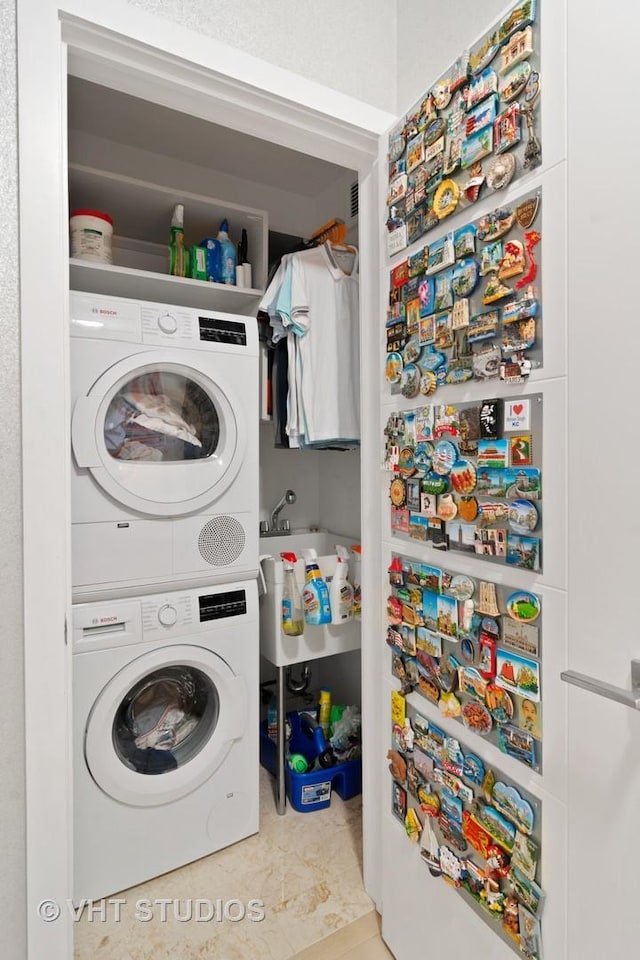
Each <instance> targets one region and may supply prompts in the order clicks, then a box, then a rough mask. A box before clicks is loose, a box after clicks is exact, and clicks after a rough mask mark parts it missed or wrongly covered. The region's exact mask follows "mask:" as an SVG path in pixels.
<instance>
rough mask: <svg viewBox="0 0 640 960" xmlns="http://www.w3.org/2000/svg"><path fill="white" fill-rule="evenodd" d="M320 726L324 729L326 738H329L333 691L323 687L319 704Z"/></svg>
mask: <svg viewBox="0 0 640 960" xmlns="http://www.w3.org/2000/svg"><path fill="white" fill-rule="evenodd" d="M318 725H319V726H320V727H322V730H323V731H324V735H325V737H326V738H327V739H328V738H329V732H330V727H331V691H330V690H329V689H328V688H327V687H323V688H322V690H321V691H320V700H319V702H318Z"/></svg>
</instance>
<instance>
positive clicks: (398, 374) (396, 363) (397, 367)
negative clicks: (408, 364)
mask: <svg viewBox="0 0 640 960" xmlns="http://www.w3.org/2000/svg"><path fill="white" fill-rule="evenodd" d="M402 367H403V361H402V356H401V355H400V354H399V353H388V354H387V362H386V364H385V368H384V375H385V379H386V381H387V383H400V380H401V379H402Z"/></svg>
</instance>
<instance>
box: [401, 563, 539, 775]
mask: <svg viewBox="0 0 640 960" xmlns="http://www.w3.org/2000/svg"><path fill="white" fill-rule="evenodd" d="M389 584H390V589H391V593H390V595H389V597H388V599H387V635H386V641H387V644H388V646H389V647H390V649H391V669H392V673H393V675H394V676H395V677H396V679H398V680H399V681H400V683H401V685H402V690H403V691H404V692H405V693H408V692H412V693H415V695H416V696H420V697H422V698H424V699H426V700H427V701H428V702H430V703H431V704H432V706H433V707H434V708H435V709H436V710H439V712H440V713H441V715H442V716H443V717H446V718H447V719H449V720H455V721H456V722H457V723H459V724H460V728H461V732H462V731H463V728H465V727H466V729H467V730H468V731H470V732H471V733H475V734H476V735H477V736H478V737H481V738H482V740H487V741H488V742H490V743H493V745H494V746H495V747H497V748H498V749H500V750H501V751H502V752H503V753H505V754H507V755H508V756H511V757H512V758H513V759H515V760H517V761H518V762H519V763H522V764H524V765H525V766H528V767H530V768H531V769H533V770H536V771H537V772H538V773H540V772H542V749H543V743H542V682H541V674H542V662H541V661H542V620H543V617H542V614H543V611H542V601H541V599H540V597H539V596H538V595H537V594H533V593H529V592H528V591H523V590H521V589H519V588H516V587H510V586H508V585H506V584H496V583H493V582H490V581H486V580H481V579H479V578H477V577H470V576H467V575H464V576H461V575H459V574H456V573H454V572H453V571H449V570H447V569H445V568H444V567H442V566H441V565H435V564H429V563H421V562H420V561H417V560H415V559H410V558H408V557H406V556H402V555H401V554H394V555H393V557H392V561H391V563H390V565H389ZM474 705H479V707H478V709H477V710H474ZM463 735H464V734H463Z"/></svg>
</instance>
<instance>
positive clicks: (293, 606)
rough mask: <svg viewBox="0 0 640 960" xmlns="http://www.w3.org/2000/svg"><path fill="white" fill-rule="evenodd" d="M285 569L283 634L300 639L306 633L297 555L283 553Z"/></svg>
mask: <svg viewBox="0 0 640 960" xmlns="http://www.w3.org/2000/svg"><path fill="white" fill-rule="evenodd" d="M280 556H281V557H282V562H283V567H284V582H283V584H282V632H283V633H284V634H285V635H286V636H287V637H299V636H301V635H302V634H303V633H304V615H303V613H302V597H301V595H300V590H299V589H298V584H297V583H296V575H295V567H294V564H295V562H296V559H297V558H296V555H295V553H281V554H280Z"/></svg>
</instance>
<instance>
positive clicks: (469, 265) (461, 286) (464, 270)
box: [451, 258, 480, 297]
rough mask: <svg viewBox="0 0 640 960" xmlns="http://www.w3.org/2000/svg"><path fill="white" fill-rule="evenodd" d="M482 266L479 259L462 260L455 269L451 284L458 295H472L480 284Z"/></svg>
mask: <svg viewBox="0 0 640 960" xmlns="http://www.w3.org/2000/svg"><path fill="white" fill-rule="evenodd" d="M479 280H480V267H479V265H478V261H477V260H473V259H472V258H467V259H466V260H460V262H459V263H457V264H456V266H455V268H454V270H453V276H452V281H451V285H452V286H453V292H454V293H455V295H456V297H470V296H471V294H472V293H473V291H474V290H475V289H476V287H477V286H478V281H479Z"/></svg>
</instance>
